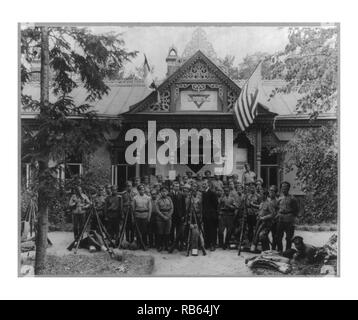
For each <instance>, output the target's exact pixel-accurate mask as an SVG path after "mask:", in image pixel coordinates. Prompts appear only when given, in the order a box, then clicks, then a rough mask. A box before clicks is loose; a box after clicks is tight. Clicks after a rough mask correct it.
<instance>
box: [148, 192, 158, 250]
mask: <svg viewBox="0 0 358 320" xmlns="http://www.w3.org/2000/svg"><path fill="white" fill-rule="evenodd" d="M150 195H151V201H152V214H151V217H150V221H149V228H148V238H149V248H155V247H157V246H158V240H157V212H156V205H155V203H156V201H157V200H158V192H157V190H156V189H152V190H151V192H150Z"/></svg>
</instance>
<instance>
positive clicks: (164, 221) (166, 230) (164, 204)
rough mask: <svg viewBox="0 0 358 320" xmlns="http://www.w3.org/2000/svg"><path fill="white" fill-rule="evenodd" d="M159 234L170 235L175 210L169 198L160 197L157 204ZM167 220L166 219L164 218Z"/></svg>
mask: <svg viewBox="0 0 358 320" xmlns="http://www.w3.org/2000/svg"><path fill="white" fill-rule="evenodd" d="M155 204H156V221H157V232H158V234H159V235H169V234H170V229H171V223H172V214H173V210H174V206H173V202H172V200H171V199H170V198H169V197H166V198H163V197H160V198H159V199H158V200H157V201H156V202H155ZM163 216H164V217H166V218H164V217H163Z"/></svg>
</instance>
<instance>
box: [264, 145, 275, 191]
mask: <svg viewBox="0 0 358 320" xmlns="http://www.w3.org/2000/svg"><path fill="white" fill-rule="evenodd" d="M261 163H262V164H261V178H262V179H263V181H264V187H265V188H269V186H271V185H276V186H278V185H279V165H278V155H277V154H271V153H270V151H269V150H268V149H267V148H263V149H262V158H261Z"/></svg>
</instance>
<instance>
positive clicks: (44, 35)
mask: <svg viewBox="0 0 358 320" xmlns="http://www.w3.org/2000/svg"><path fill="white" fill-rule="evenodd" d="M49 85H50V84H49V41H48V28H47V27H41V89H40V95H41V101H40V102H41V110H40V113H41V112H43V111H44V110H46V108H48V105H49ZM40 152H41V150H40ZM47 169H48V160H47V159H46V157H45V159H41V160H40V161H39V168H38V175H39V179H38V183H39V187H38V222H37V236H36V257H35V275H41V274H43V272H44V269H45V262H46V248H47V229H48V197H47V191H48V190H46V183H45V182H46V181H45V180H46V174H47Z"/></svg>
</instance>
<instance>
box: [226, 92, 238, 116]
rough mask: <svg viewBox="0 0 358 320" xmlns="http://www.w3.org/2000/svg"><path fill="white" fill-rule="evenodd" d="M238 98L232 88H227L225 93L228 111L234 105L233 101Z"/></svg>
mask: <svg viewBox="0 0 358 320" xmlns="http://www.w3.org/2000/svg"><path fill="white" fill-rule="evenodd" d="M237 98H238V94H237V93H235V92H234V91H232V90H228V93H227V110H228V111H231V110H232V108H233V107H234V104H235V101H236V100H237Z"/></svg>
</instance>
